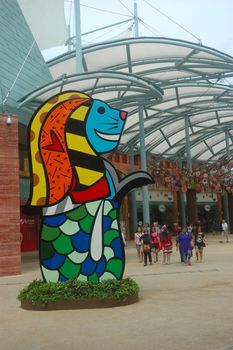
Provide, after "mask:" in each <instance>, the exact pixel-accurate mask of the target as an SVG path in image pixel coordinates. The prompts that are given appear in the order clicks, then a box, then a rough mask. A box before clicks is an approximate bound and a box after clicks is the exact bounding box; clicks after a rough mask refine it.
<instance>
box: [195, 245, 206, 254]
mask: <svg viewBox="0 0 233 350" xmlns="http://www.w3.org/2000/svg"><path fill="white" fill-rule="evenodd" d="M203 248H204V246H200V245H195V250H198V251H199V252H202V251H203Z"/></svg>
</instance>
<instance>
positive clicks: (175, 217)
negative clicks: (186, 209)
mask: <svg viewBox="0 0 233 350" xmlns="http://www.w3.org/2000/svg"><path fill="white" fill-rule="evenodd" d="M172 194H173V203H172V221H173V228H177V226H179V212H178V196H177V191H173V192H172Z"/></svg>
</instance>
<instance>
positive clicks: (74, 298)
mask: <svg viewBox="0 0 233 350" xmlns="http://www.w3.org/2000/svg"><path fill="white" fill-rule="evenodd" d="M138 292H139V287H138V285H137V283H136V282H135V281H133V280H132V279H130V278H126V279H122V280H106V281H103V282H101V283H95V282H92V281H88V282H81V281H77V280H69V281H67V282H48V283H46V282H43V281H40V280H38V281H37V280H35V281H33V282H32V283H30V284H29V285H28V286H27V287H25V288H24V289H22V290H21V291H20V293H19V295H18V299H19V300H20V301H21V307H22V308H23V309H27V310H70V309H91V308H106V307H115V306H123V305H129V304H132V303H135V302H137V301H138Z"/></svg>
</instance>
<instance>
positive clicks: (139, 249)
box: [136, 244, 142, 252]
mask: <svg viewBox="0 0 233 350" xmlns="http://www.w3.org/2000/svg"><path fill="white" fill-rule="evenodd" d="M136 249H137V251H138V252H140V251H141V250H142V245H141V244H136Z"/></svg>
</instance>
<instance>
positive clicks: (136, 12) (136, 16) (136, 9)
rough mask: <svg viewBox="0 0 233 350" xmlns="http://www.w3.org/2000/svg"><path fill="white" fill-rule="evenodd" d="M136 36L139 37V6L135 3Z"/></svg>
mask: <svg viewBox="0 0 233 350" xmlns="http://www.w3.org/2000/svg"><path fill="white" fill-rule="evenodd" d="M134 36H135V38H137V37H139V29H138V6H137V3H136V2H135V3H134Z"/></svg>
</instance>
